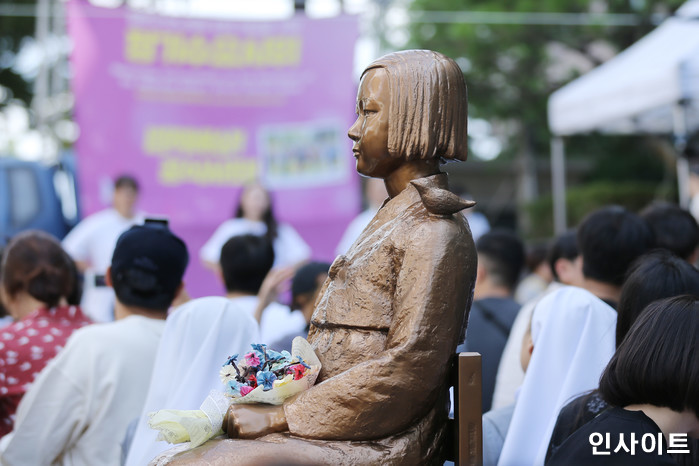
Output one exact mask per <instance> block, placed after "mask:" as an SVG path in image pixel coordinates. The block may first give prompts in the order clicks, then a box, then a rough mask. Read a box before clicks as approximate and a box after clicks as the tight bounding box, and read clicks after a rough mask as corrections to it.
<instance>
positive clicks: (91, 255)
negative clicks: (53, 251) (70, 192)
mask: <svg viewBox="0 0 699 466" xmlns="http://www.w3.org/2000/svg"><path fill="white" fill-rule="evenodd" d="M139 189H140V188H139V185H138V182H137V181H136V179H135V178H133V177H131V176H129V175H121V176H119V177H117V178H116V180H115V181H114V193H113V196H112V206H111V207H110V208H108V209H104V210H102V211H100V212H97V213H95V214H92V215H90V216H88V217H86V218H85V219H83V220H82V221H81V222H80V223H79V224H77V225H76V226H75V227H74V228H73V229H72V230H71V231H70V233H68V235H67V236H66V237H65V238H64V239H63V247H64V249H65V250H66V252H68V254H70V256H71V257H72V258H73V260H75V262H76V264H77V266H78V270H79V271H80V272H81V273H83V274H84V277H85V281H84V287H83V288H84V290H85V292H84V295H83V299H82V301H81V303H82V308H83V309H84V310H85V313H86V314H87V315H89V316H90V317H91V318H92V319H93V320H94V321H96V322H109V321H112V320H114V292H113V290H112V289H110V288H109V287H107V285H106V283H105V281H104V275H105V273H106V271H107V268H108V267H109V264H110V261H111V259H112V253H113V252H114V246H115V245H116V242H117V239H118V238H119V235H121V234H122V233H123V232H125V231H126V230H128V229H129V228H130V227H131V226H133V225H137V224H140V223H143V214H141V213H138V212H137V211H136V203H137V202H138V195H139Z"/></svg>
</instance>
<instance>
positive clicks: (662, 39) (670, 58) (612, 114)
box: [548, 0, 699, 136]
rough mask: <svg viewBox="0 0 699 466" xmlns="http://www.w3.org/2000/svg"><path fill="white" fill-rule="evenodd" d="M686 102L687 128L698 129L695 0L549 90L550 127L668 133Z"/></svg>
mask: <svg viewBox="0 0 699 466" xmlns="http://www.w3.org/2000/svg"><path fill="white" fill-rule="evenodd" d="M679 102H685V107H686V113H687V125H688V129H690V130H693V129H697V128H699V0H692V1H689V2H687V3H685V4H684V5H683V6H682V7H681V8H680V9H679V10H677V13H676V14H675V16H673V17H671V18H669V19H667V20H666V21H664V22H663V23H662V24H661V25H660V26H658V27H657V28H656V29H655V30H653V31H652V32H651V33H649V34H648V35H646V36H645V37H644V38H642V39H641V40H639V41H638V42H636V43H635V44H633V45H632V46H631V47H629V48H628V49H626V50H624V51H623V52H621V53H620V54H619V55H617V56H616V57H614V58H613V59H611V60H609V61H608V62H606V63H604V64H603V65H601V66H599V67H598V68H595V69H594V70H592V71H590V72H589V73H587V74H586V75H584V76H582V77H580V78H578V79H576V80H575V81H573V82H571V83H569V84H568V85H566V86H564V87H562V88H561V89H559V90H558V91H556V92H554V93H553V94H552V95H551V97H550V98H549V104H548V116H549V127H550V128H551V131H552V132H553V133H554V134H556V135H559V136H566V135H571V134H576V133H586V132H590V131H602V132H609V133H617V134H625V133H626V134H628V133H665V134H667V133H672V132H673V131H674V129H675V126H674V123H673V112H674V109H675V106H676V104H677V103H679Z"/></svg>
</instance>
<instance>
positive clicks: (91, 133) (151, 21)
mask: <svg viewBox="0 0 699 466" xmlns="http://www.w3.org/2000/svg"><path fill="white" fill-rule="evenodd" d="M68 9H69V31H70V35H71V37H72V39H73V43H74V49H73V53H72V56H71V63H72V70H73V91H74V94H75V99H76V104H75V118H76V121H77V123H78V125H79V126H80V138H79V139H78V141H77V143H76V152H77V155H78V176H79V182H80V189H81V202H82V207H83V214H84V215H88V214H90V213H93V212H95V211H98V210H100V209H103V208H105V207H106V206H107V205H109V202H110V199H109V194H108V193H109V192H110V187H111V183H112V180H113V178H114V177H115V176H116V175H118V174H122V173H130V174H133V175H135V176H136V177H137V178H138V180H139V182H140V183H141V185H142V194H141V201H140V203H139V207H140V208H141V209H142V210H143V211H145V212H146V213H147V214H152V215H165V216H167V217H169V218H170V221H171V225H172V229H173V230H174V231H175V232H176V233H178V234H179V235H180V236H182V237H183V238H184V239H185V240H186V242H187V245H188V247H189V251H190V254H191V257H192V260H191V265H190V267H189V270H188V273H187V276H186V281H187V288H188V290H190V293H191V294H192V295H193V296H202V295H206V294H214V293H220V292H222V286H221V285H220V284H219V283H218V281H217V279H216V278H215V277H214V275H213V273H211V272H209V271H207V270H205V269H204V268H203V267H202V266H201V265H200V264H199V259H198V252H199V248H200V247H201V246H202V244H203V243H204V242H205V241H206V239H207V238H208V237H209V236H210V235H211V234H212V233H213V231H214V230H215V228H216V227H217V226H218V225H219V224H220V223H221V222H223V221H224V220H226V219H227V218H230V217H231V216H232V213H233V210H234V207H235V206H236V205H237V202H238V197H239V193H240V188H241V187H242V186H243V185H244V184H246V183H248V182H250V181H253V180H258V181H260V182H261V183H262V184H263V185H265V186H266V187H267V188H268V189H269V190H270V191H271V192H272V196H273V199H274V207H275V211H276V213H277V217H278V219H279V220H280V221H281V222H287V223H289V224H291V225H292V226H293V227H294V228H295V229H296V230H297V231H298V232H299V233H300V234H301V236H303V238H304V239H305V240H306V242H307V243H308V244H309V245H311V247H312V248H313V256H314V258H317V259H324V260H332V258H333V251H334V248H335V246H336V245H337V242H338V241H339V238H340V236H341V234H342V232H343V230H344V228H345V227H346V225H347V224H348V223H349V221H350V220H351V219H352V218H353V217H354V215H356V213H357V212H358V211H359V199H360V195H359V183H358V178H357V175H356V173H355V170H354V164H355V161H354V159H353V158H352V154H351V141H349V139H348V138H347V129H348V128H349V126H350V124H351V123H352V121H353V118H354V112H353V110H354V97H355V95H356V84H355V83H354V82H353V80H352V60H353V56H354V44H355V41H356V38H357V35H358V32H357V31H358V29H357V20H356V18H355V17H348V16H340V17H335V18H331V19H322V20H312V19H308V18H306V17H303V16H297V17H295V18H292V19H289V20H286V21H274V22H230V21H213V20H200V19H191V18H174V17H164V16H156V15H149V14H144V13H139V12H135V11H133V10H129V9H126V8H120V9H116V10H109V9H103V8H98V7H94V6H91V5H89V4H87V3H86V2H85V1H84V0H72V1H71V2H70V3H69V5H68Z"/></svg>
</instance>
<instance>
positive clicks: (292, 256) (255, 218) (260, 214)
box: [199, 184, 311, 271]
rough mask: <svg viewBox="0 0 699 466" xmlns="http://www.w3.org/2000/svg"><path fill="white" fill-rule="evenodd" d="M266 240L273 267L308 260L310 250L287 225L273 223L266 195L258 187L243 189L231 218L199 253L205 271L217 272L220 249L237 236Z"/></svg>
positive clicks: (264, 191) (251, 186)
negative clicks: (256, 237)
mask: <svg viewBox="0 0 699 466" xmlns="http://www.w3.org/2000/svg"><path fill="white" fill-rule="evenodd" d="M246 234H251V235H257V236H266V237H267V238H269V240H270V241H272V243H273V245H274V254H275V259H274V267H277V268H278V267H287V266H296V265H299V264H300V263H302V262H305V261H307V260H308V259H309V258H310V257H311V248H310V247H309V246H308V244H306V242H305V241H304V240H303V238H301V235H299V234H298V233H297V232H296V230H294V228H293V227H292V226H291V225H288V224H286V223H279V222H277V220H276V218H275V216H274V211H273V209H272V200H271V198H270V194H269V192H267V190H266V189H265V188H263V187H262V186H261V185H259V184H252V185H249V186H247V187H246V188H245V189H243V192H242V194H241V196H240V203H239V204H238V208H237V210H236V213H235V218H232V219H229V220H226V221H225V222H223V223H222V224H221V225H220V226H219V227H218V228H217V229H216V231H215V232H214V234H213V235H212V236H211V238H209V240H208V241H207V242H206V243H205V244H204V246H202V248H201V249H200V250H199V257H200V259H201V260H202V262H203V264H204V265H205V266H206V267H208V268H209V269H211V270H213V271H216V270H217V269H218V263H219V259H220V257H221V248H222V247H223V245H224V244H225V242H226V241H228V239H229V238H231V237H233V236H238V235H246Z"/></svg>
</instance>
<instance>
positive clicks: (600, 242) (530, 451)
mask: <svg viewBox="0 0 699 466" xmlns="http://www.w3.org/2000/svg"><path fill="white" fill-rule="evenodd" d="M654 243H655V237H654V235H653V231H652V230H651V228H650V226H649V225H648V224H647V223H646V221H645V220H643V219H642V218H640V217H639V216H638V215H636V214H634V213H632V212H629V211H628V210H626V209H625V208H623V207H619V206H609V207H604V208H601V209H599V210H596V211H594V212H592V213H590V214H588V215H587V216H586V217H585V219H584V220H583V221H582V223H581V224H580V226H579V227H578V230H577V244H578V248H579V250H580V256H579V257H578V258H577V259H576V262H577V263H578V264H579V266H580V267H581V269H582V283H581V287H580V288H578V287H572V286H564V287H561V288H559V289H558V290H555V291H553V292H551V293H549V294H548V295H546V297H545V298H543V299H542V300H541V301H540V302H539V303H538V304H537V305H536V310H535V314H536V313H537V312H545V313H548V314H549V315H551V316H553V315H556V313H560V312H561V311H563V310H565V312H566V313H572V314H575V313H584V312H586V311H587V310H590V309H595V310H596V312H597V313H599V314H600V315H606V316H609V315H611V316H614V319H613V323H614V325H616V312H615V308H616V306H617V303H618V301H619V295H620V293H621V285H622V283H623V281H624V277H625V274H626V270H627V268H628V267H629V265H631V263H632V262H633V261H634V260H635V259H636V258H637V257H639V256H640V255H642V254H643V253H645V252H647V251H648V250H650V249H651V248H653V246H654ZM580 325H581V324H580V323H576V322H573V321H571V322H568V323H566V325H564V326H562V328H561V332H564V331H565V332H569V333H571V335H576V334H577V333H576V332H581V331H584V329H583V328H582V327H580ZM605 325H606V323H605ZM602 330H604V331H609V332H610V335H605V338H607V337H609V336H611V337H612V338H611V341H612V348H611V349H612V351H610V352H609V353H608V356H607V358H609V357H611V354H612V353H613V346H614V345H613V342H614V330H613V328H609V329H606V328H604V329H602ZM533 333H534V329H533ZM560 344H563V343H562V342H560ZM535 348H537V346H536V345H535ZM552 350H553V351H557V350H556V349H552ZM602 350H606V348H600V349H599V351H598V353H597V354H598V358H597V359H594V360H591V361H590V364H591V370H590V371H588V372H587V375H588V376H589V375H591V374H598V373H599V372H601V369H602V367H604V364H606V362H607V361H606V360H602V358H603V357H604V356H605V354H606V353H605V352H604V351H602ZM564 356H565V355H563V354H562V355H561V357H564ZM593 362H594V364H592V363H593ZM600 364H601V366H600ZM598 370H599V372H596V371H598ZM544 372H546V371H544ZM536 377H537V376H536V375H535V374H532V373H531V369H530V370H529V372H527V374H526V375H525V378H524V384H523V389H522V392H521V394H522V395H520V397H519V398H518V400H517V403H516V406H515V411H514V414H513V417H512V424H511V425H510V429H509V431H508V433H507V438H506V439H505V443H504V445H503V452H502V455H503V456H502V459H501V461H503V460H504V461H505V463H503V464H507V462H508V461H509V462H512V461H513V460H514V458H515V457H516V456H518V455H519V456H520V458H521V460H522V461H523V462H533V463H536V464H540V463H543V462H544V459H545V457H546V452H547V451H548V446H549V440H550V439H551V433H552V432H553V428H554V425H555V423H556V419H557V417H558V413H559V412H560V410H561V408H562V407H563V406H564V405H565V404H566V403H568V402H569V401H570V400H571V399H573V398H574V397H577V396H579V395H581V394H582V393H585V392H588V391H590V390H593V389H594V388H595V383H594V382H591V380H592V379H590V378H587V379H585V380H584V383H577V384H573V385H570V386H562V387H558V388H556V389H555V390H554V391H556V396H550V397H549V398H548V399H546V400H542V399H541V393H543V392H542V391H541V387H539V390H540V391H539V392H538V393H534V392H531V391H527V390H525V389H527V385H528V383H529V387H530V388H531V386H532V384H534V383H539V384H548V383H551V380H540V381H538V382H536V381H535V378H536ZM546 377H548V378H549V379H550V378H552V377H554V376H553V375H551V374H550V373H548V375H546ZM556 377H558V376H556ZM579 380H580V381H582V380H583V379H582V378H580V379H579ZM528 381H529V382H528ZM573 388H574V389H573ZM525 391H526V395H527V396H523V394H525ZM534 412H536V415H537V416H538V419H537V422H536V425H537V426H538V429H535V428H534V427H533V426H534V424H533V423H532V420H531V416H532V415H534Z"/></svg>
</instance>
